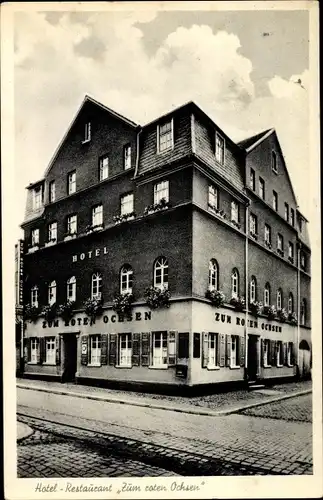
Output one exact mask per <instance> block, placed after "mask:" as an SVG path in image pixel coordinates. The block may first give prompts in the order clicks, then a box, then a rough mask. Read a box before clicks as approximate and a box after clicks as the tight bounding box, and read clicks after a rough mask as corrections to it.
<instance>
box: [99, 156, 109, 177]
mask: <svg viewBox="0 0 323 500" xmlns="http://www.w3.org/2000/svg"><path fill="white" fill-rule="evenodd" d="M108 177H109V157H108V156H102V158H100V168H99V179H100V181H104V179H107V178H108Z"/></svg>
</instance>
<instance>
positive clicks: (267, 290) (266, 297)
mask: <svg viewBox="0 0 323 500" xmlns="http://www.w3.org/2000/svg"><path fill="white" fill-rule="evenodd" d="M264 306H270V285H269V283H266V285H265V290H264Z"/></svg>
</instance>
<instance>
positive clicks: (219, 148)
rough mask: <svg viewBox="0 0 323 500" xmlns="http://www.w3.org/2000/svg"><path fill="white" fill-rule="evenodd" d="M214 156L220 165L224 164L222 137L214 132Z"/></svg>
mask: <svg viewBox="0 0 323 500" xmlns="http://www.w3.org/2000/svg"><path fill="white" fill-rule="evenodd" d="M215 158H216V161H217V162H218V163H220V164H221V165H223V164H224V139H223V137H221V135H220V134H218V133H217V132H216V134H215Z"/></svg>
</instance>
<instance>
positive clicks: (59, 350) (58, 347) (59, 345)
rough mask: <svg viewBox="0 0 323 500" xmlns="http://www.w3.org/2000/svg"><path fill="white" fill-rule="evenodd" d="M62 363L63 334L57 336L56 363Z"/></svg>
mask: <svg viewBox="0 0 323 500" xmlns="http://www.w3.org/2000/svg"><path fill="white" fill-rule="evenodd" d="M60 364H61V336H60V335H57V336H56V365H60Z"/></svg>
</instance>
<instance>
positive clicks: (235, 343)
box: [230, 335, 239, 366]
mask: <svg viewBox="0 0 323 500" xmlns="http://www.w3.org/2000/svg"><path fill="white" fill-rule="evenodd" d="M230 365H231V366H239V335H231V359H230Z"/></svg>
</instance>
